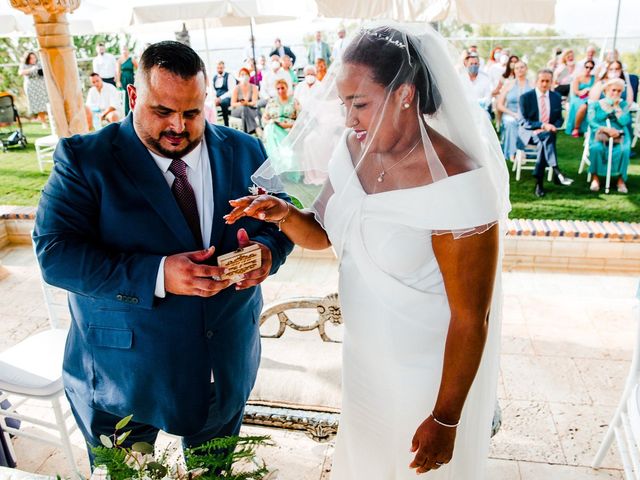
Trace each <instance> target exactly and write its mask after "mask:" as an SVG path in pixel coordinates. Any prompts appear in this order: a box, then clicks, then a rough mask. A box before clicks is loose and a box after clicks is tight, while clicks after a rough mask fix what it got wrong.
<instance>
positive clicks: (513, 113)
mask: <svg viewBox="0 0 640 480" xmlns="http://www.w3.org/2000/svg"><path fill="white" fill-rule="evenodd" d="M513 71H514V74H515V78H514V79H512V80H507V83H505V86H504V87H503V89H502V91H501V92H500V95H499V96H498V101H497V110H498V111H499V112H502V151H503V152H504V156H505V158H508V159H510V160H513V158H514V157H515V154H516V150H517V149H518V144H519V143H520V144H521V142H518V125H519V123H520V120H521V118H522V117H521V116H520V97H521V96H522V94H523V93H526V92H528V91H529V90H531V89H532V88H533V85H531V84H530V82H529V80H528V79H527V64H526V63H524V62H523V61H518V62H516V64H515V66H514V67H513Z"/></svg>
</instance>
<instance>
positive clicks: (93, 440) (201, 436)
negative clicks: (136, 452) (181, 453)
mask: <svg viewBox="0 0 640 480" xmlns="http://www.w3.org/2000/svg"><path fill="white" fill-rule="evenodd" d="M67 398H68V399H69V403H70V404H71V411H72V412H73V416H74V417H75V419H76V423H77V424H78V428H79V429H80V431H81V432H82V435H83V436H84V438H85V440H86V441H87V444H88V446H87V449H88V451H89V463H90V465H91V469H92V470H93V453H92V452H91V448H92V447H96V446H99V445H101V443H100V435H107V436H109V437H110V436H112V435H113V431H114V429H115V426H116V423H118V422H119V421H120V420H122V418H121V417H118V416H116V415H112V414H110V413H108V412H103V411H101V410H96V409H95V408H92V407H91V406H89V405H87V404H85V403H80V402H75V403H74V402H72V401H71V399H70V398H69V395H67ZM214 406H215V389H214V388H213V383H212V384H211V394H210V399H209V417H208V418H207V422H206V423H205V425H204V427H203V428H202V430H200V431H199V432H198V433H196V434H194V435H190V436H187V437H183V438H182V445H183V447H185V448H192V447H197V446H199V445H202V444H203V443H206V442H208V441H209V440H211V439H212V438H221V437H228V436H233V435H238V433H240V426H241V425H242V418H243V415H244V405H243V406H242V408H240V410H239V411H238V412H237V413H236V414H234V416H233V417H232V418H231V419H225V420H221V419H219V418H217V416H216V414H215V413H216V411H215V407H214ZM131 413H132V414H133V415H134V417H133V419H132V420H131V421H130V422H129V424H128V425H127V426H126V427H125V428H124V429H123V431H127V430H131V434H130V435H129V436H128V437H127V440H126V441H125V442H124V444H123V445H122V446H124V447H130V446H131V445H133V444H134V443H136V442H147V443H150V444H152V445H153V444H154V443H155V441H156V438H157V436H158V432H159V430H158V429H157V428H156V427H153V426H151V425H145V424H142V423H137V422H135V412H131ZM188 413H189V412H184V414H185V415H188ZM120 433H122V432H120ZM168 433H171V432H168Z"/></svg>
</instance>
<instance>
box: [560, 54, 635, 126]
mask: <svg viewBox="0 0 640 480" xmlns="http://www.w3.org/2000/svg"><path fill="white" fill-rule="evenodd" d="M610 58H611V57H610ZM603 70H604V72H605V75H604V78H603V79H601V80H598V81H596V82H595V83H594V84H593V85H592V86H591V88H590V89H589V97H588V101H587V102H586V103H583V104H582V105H580V106H579V107H578V110H577V111H576V119H575V125H577V126H578V127H577V128H580V126H581V125H582V124H583V122H584V119H585V117H586V116H587V108H588V107H589V105H590V104H591V103H593V102H597V101H598V100H600V99H601V98H602V97H603V96H604V86H605V84H606V83H607V82H608V81H609V80H615V79H621V80H622V81H623V82H624V84H625V87H624V88H623V90H622V95H621V98H622V100H627V99H630V100H631V101H630V102H628V103H629V104H631V103H633V101H634V100H633V89H632V88H631V82H629V81H625V79H627V78H628V76H627V74H626V72H625V71H624V69H623V68H622V63H620V62H619V61H618V60H613V61H611V62H610V63H608V64H607V65H606V67H605V68H604V69H603ZM574 128H576V127H574ZM572 132H573V131H572Z"/></svg>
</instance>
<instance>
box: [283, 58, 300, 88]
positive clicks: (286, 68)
mask: <svg viewBox="0 0 640 480" xmlns="http://www.w3.org/2000/svg"><path fill="white" fill-rule="evenodd" d="M280 64H281V65H282V71H283V72H286V73H288V74H289V78H291V84H290V85H291V88H292V89H295V87H296V85H297V84H298V75H297V74H296V72H295V70H294V69H293V63H291V58H290V57H289V55H284V56H282V57H281V61H280ZM289 94H291V91H290V92H289Z"/></svg>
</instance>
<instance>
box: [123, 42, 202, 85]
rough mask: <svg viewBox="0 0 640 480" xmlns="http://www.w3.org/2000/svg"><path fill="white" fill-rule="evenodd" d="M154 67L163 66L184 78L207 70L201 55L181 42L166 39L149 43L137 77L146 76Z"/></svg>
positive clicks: (141, 58) (143, 54) (141, 59)
mask: <svg viewBox="0 0 640 480" xmlns="http://www.w3.org/2000/svg"><path fill="white" fill-rule="evenodd" d="M153 67H158V68H162V69H164V70H166V71H168V72H170V73H173V74H174V75H177V76H179V77H181V78H183V79H188V78H192V77H195V76H196V75H198V73H200V72H202V73H203V75H204V76H205V78H206V77H207V72H206V69H205V66H204V62H203V61H202V59H201V58H200V56H199V55H198V54H197V53H196V52H195V51H194V50H193V49H192V48H191V47H189V46H187V45H184V44H182V43H180V42H175V41H171V40H165V41H163V42H158V43H154V44H152V45H149V46H148V47H147V48H146V49H145V51H144V52H143V53H142V57H140V64H139V66H138V72H137V75H136V77H144V80H146V77H147V76H148V75H149V72H150V71H151V69H152V68H153Z"/></svg>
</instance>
